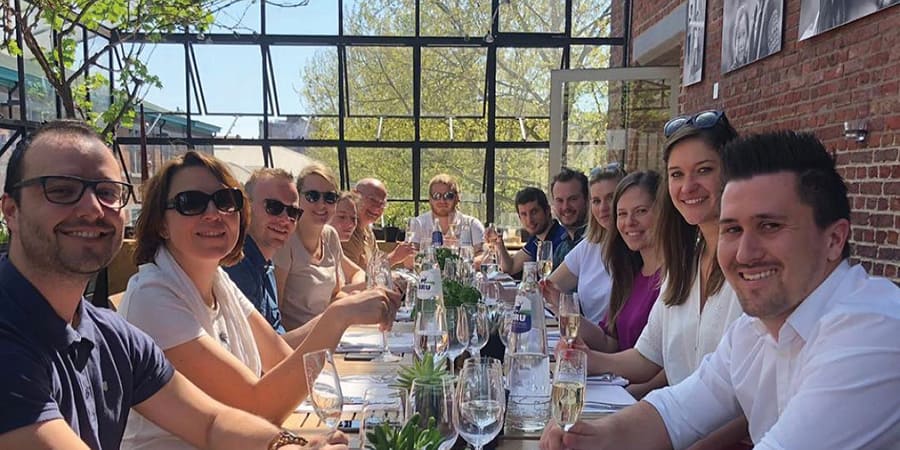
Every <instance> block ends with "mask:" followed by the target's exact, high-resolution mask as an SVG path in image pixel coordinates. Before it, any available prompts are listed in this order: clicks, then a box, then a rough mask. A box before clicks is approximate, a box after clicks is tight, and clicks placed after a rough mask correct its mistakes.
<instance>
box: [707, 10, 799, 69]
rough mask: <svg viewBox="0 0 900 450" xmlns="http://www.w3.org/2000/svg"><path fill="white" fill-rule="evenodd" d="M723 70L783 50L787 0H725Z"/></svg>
mask: <svg viewBox="0 0 900 450" xmlns="http://www.w3.org/2000/svg"><path fill="white" fill-rule="evenodd" d="M723 15H724V17H723V20H722V73H726V72H731V71H732V70H735V69H738V68H740V67H744V66H746V65H747V64H750V63H752V62H754V61H758V60H760V59H762V58H765V57H766V56H769V55H771V54H773V53H777V52H779V51H781V39H782V24H783V23H784V0H725V9H724V12H723Z"/></svg>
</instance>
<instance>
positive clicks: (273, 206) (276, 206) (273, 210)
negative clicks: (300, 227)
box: [265, 198, 303, 220]
mask: <svg viewBox="0 0 900 450" xmlns="http://www.w3.org/2000/svg"><path fill="white" fill-rule="evenodd" d="M265 204H266V212H267V213H269V215H271V216H280V215H281V212H282V211H284V210H287V216H288V218H289V219H291V220H297V219H299V218H300V216H301V215H303V210H302V209H300V208H298V207H296V206H292V205H285V204H284V203H281V202H280V201H278V200H275V199H273V198H267V199H266V200H265Z"/></svg>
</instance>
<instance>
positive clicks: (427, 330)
mask: <svg viewBox="0 0 900 450" xmlns="http://www.w3.org/2000/svg"><path fill="white" fill-rule="evenodd" d="M414 327H415V328H414V334H415V337H416V356H418V357H419V359H422V358H424V357H425V353H432V354H434V358H435V359H440V358H443V357H444V356H446V355H447V345H448V341H449V339H450V337H449V336H448V334H447V323H446V317H445V316H444V310H443V308H440V307H439V308H437V309H435V310H434V311H419V312H417V313H416V323H415V325H414Z"/></svg>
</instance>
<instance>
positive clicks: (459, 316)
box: [446, 306, 471, 375]
mask: <svg viewBox="0 0 900 450" xmlns="http://www.w3.org/2000/svg"><path fill="white" fill-rule="evenodd" d="M446 311H447V324H448V325H449V328H450V330H448V333H447V335H448V342H449V343H448V345H447V359H448V360H449V361H450V374H451V375H455V371H456V367H455V366H456V364H455V361H456V358H457V357H459V355H461V354H462V353H463V352H464V351H466V348H467V347H468V346H469V339H470V337H471V333H470V332H469V319H468V313H467V312H466V308H465V307H463V306H459V307H456V308H447V309H446Z"/></svg>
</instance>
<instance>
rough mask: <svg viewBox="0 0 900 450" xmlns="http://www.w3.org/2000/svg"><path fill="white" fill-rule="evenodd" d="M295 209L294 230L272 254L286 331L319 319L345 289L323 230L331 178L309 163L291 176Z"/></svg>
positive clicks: (336, 242) (338, 253)
mask: <svg viewBox="0 0 900 450" xmlns="http://www.w3.org/2000/svg"><path fill="white" fill-rule="evenodd" d="M297 189H298V190H299V191H300V209H302V210H303V215H302V216H301V217H300V219H299V220H297V229H296V231H295V232H294V234H293V235H292V236H291V237H290V238H289V239H288V242H287V244H285V246H284V247H282V248H281V250H279V251H278V252H276V253H275V257H274V258H272V260H273V261H274V262H275V283H276V285H277V287H278V299H279V306H280V307H281V315H282V323H283V324H284V328H285V329H286V330H292V329H294V328H298V327H300V326H302V325H304V324H305V323H307V322H309V321H310V320H312V319H313V318H314V317H316V316H317V315H319V314H321V313H322V311H324V310H325V308H326V307H328V305H329V304H330V303H331V302H332V301H333V300H336V299H338V298H340V297H341V296H343V295H344V292H343V291H342V290H343V289H344V287H345V284H347V285H348V289H354V290H355V289H360V288H364V287H365V281H364V280H363V282H362V285H359V286H349V283H348V282H347V280H346V278H345V277H344V274H343V270H341V264H342V261H343V260H344V252H343V250H341V238H340V237H339V236H338V233H337V231H335V229H334V228H333V227H332V226H331V225H328V222H329V221H331V218H332V216H334V213H335V208H336V205H337V202H338V199H339V198H340V194H339V193H338V191H337V180H336V179H335V176H334V173H333V172H332V171H331V169H329V168H328V167H326V166H325V165H323V164H321V163H318V162H313V163H311V164H309V165H307V166H306V167H304V168H303V170H301V171H300V174H299V175H298V176H297Z"/></svg>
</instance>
